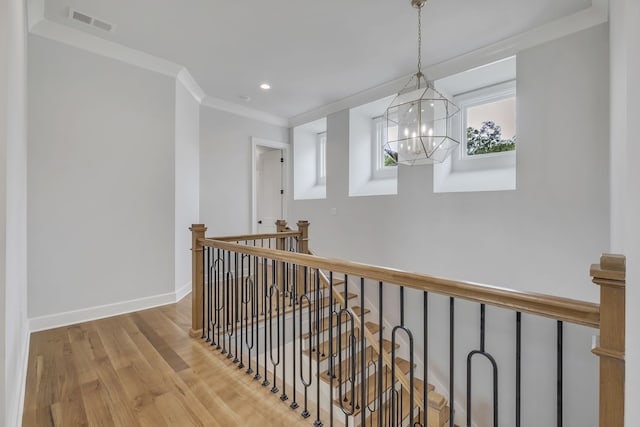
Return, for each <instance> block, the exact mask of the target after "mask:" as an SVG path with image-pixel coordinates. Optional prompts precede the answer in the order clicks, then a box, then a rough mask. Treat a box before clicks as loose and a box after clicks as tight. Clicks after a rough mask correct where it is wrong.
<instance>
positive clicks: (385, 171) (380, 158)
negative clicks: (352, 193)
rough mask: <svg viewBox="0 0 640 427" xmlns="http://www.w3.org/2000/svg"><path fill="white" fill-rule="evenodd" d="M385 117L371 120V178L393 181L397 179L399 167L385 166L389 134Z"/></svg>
mask: <svg viewBox="0 0 640 427" xmlns="http://www.w3.org/2000/svg"><path fill="white" fill-rule="evenodd" d="M385 125H386V124H385V119H384V115H381V116H376V117H372V118H371V151H372V153H371V178H372V179H392V178H395V177H396V173H397V172H396V170H397V167H398V165H397V164H396V165H391V166H385V164H384V161H385V157H386V156H385V151H384V146H385V144H386V143H387V132H386V126H385Z"/></svg>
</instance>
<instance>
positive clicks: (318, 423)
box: [313, 269, 322, 427]
mask: <svg viewBox="0 0 640 427" xmlns="http://www.w3.org/2000/svg"><path fill="white" fill-rule="evenodd" d="M315 271H316V280H315V285H316V296H315V298H314V299H315V307H316V310H315V311H316V332H317V333H316V343H317V346H316V349H317V350H316V393H317V394H316V396H318V397H319V396H320V333H319V332H320V270H319V269H316V270H315ZM320 403H321V399H319V398H318V402H317V405H316V409H317V410H316V420H315V422H314V423H313V425H314V426H315V427H322V421H320Z"/></svg>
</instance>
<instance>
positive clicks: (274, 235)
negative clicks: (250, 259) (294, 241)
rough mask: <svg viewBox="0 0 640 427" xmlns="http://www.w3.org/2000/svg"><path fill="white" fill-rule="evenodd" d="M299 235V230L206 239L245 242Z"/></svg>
mask: <svg viewBox="0 0 640 427" xmlns="http://www.w3.org/2000/svg"><path fill="white" fill-rule="evenodd" d="M301 236H302V233H300V232H299V231H283V232H281V233H262V234H240V235H237V236H221V237H207V239H209V240H218V241H221V242H247V241H250V240H262V239H280V238H283V237H301Z"/></svg>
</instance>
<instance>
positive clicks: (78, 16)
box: [69, 8, 113, 32]
mask: <svg viewBox="0 0 640 427" xmlns="http://www.w3.org/2000/svg"><path fill="white" fill-rule="evenodd" d="M69 18H70V19H73V20H74V21H78V22H82V23H83V24H85V25H91V26H92V27H96V28H99V29H100V30H102V31H107V32H111V31H113V24H110V23H108V22H107V21H103V20H102V19H98V18H95V17H93V16H91V15H87V14H86V13H83V12H80V11H78V10H75V9H72V8H70V9H69Z"/></svg>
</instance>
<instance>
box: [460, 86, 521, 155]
mask: <svg viewBox="0 0 640 427" xmlns="http://www.w3.org/2000/svg"><path fill="white" fill-rule="evenodd" d="M463 108H464V110H463V111H464V141H465V142H466V144H465V147H466V150H465V154H466V155H467V156H479V155H485V154H491V153H501V152H505V151H513V150H515V149H516V97H515V94H514V93H507V94H505V93H502V94H494V96H490V97H487V96H483V97H480V98H478V99H476V100H474V101H473V102H470V103H468V104H467V105H465V106H464V107H463Z"/></svg>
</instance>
